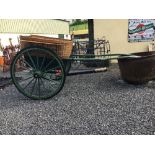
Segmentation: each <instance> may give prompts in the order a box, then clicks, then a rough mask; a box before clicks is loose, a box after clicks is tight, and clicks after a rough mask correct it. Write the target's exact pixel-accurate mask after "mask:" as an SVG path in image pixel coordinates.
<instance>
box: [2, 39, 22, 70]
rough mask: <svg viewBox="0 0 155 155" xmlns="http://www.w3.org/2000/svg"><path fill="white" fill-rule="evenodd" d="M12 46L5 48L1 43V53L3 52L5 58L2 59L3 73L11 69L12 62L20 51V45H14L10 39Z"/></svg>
mask: <svg viewBox="0 0 155 155" xmlns="http://www.w3.org/2000/svg"><path fill="white" fill-rule="evenodd" d="M9 43H10V45H8V46H5V47H3V45H2V44H1V42H0V51H2V52H3V56H1V57H0V66H1V68H0V69H1V71H3V72H7V71H9V69H10V65H11V62H12V60H13V57H14V56H15V55H16V53H17V52H18V51H19V50H20V46H19V45H13V44H12V39H11V38H9Z"/></svg>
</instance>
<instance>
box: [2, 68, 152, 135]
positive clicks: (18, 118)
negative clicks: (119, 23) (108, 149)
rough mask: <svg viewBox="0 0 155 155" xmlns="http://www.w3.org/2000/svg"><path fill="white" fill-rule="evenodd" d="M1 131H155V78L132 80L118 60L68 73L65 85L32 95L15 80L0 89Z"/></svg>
mask: <svg viewBox="0 0 155 155" xmlns="http://www.w3.org/2000/svg"><path fill="white" fill-rule="evenodd" d="M0 134H5V135H6V134H11V135H13V134H15V135H20V134H24V135H32V134H35V135H36V134H37V135H55V134H57V135H64V134H65V135H68V134H69V135H79V134H80V135H81V134H82V135H90V134H91V135H92V134H95V135H96V134H97V135H99V134H102V135H105V134H106V135H124V134H129V135H131V134H132V135H141V134H147V135H148V134H149V135H152V134H155V82H149V83H148V84H145V85H139V86H134V85H129V84H126V83H124V82H123V81H122V80H121V79H120V75H119V70H118V67H117V66H113V67H110V69H109V71H107V72H104V73H96V74H86V75H76V76H70V77H67V79H66V83H65V86H64V88H63V90H62V91H61V92H60V93H59V94H58V95H57V96H55V97H54V98H52V99H50V100H46V101H33V100H30V99H28V98H26V97H24V96H23V95H21V94H20V93H19V92H18V91H17V90H16V88H15V87H14V86H13V85H10V86H9V87H6V88H5V89H4V90H0Z"/></svg>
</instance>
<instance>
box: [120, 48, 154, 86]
mask: <svg viewBox="0 0 155 155" xmlns="http://www.w3.org/2000/svg"><path fill="white" fill-rule="evenodd" d="M133 54H134V55H136V56H141V57H137V58H131V57H130V58H121V57H120V58H118V64H119V68H120V73H121V76H122V79H123V80H124V81H126V82H128V83H131V84H143V83H146V82H148V81H150V80H154V79H155V51H153V52H140V53H133Z"/></svg>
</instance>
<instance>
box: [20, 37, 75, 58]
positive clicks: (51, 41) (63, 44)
mask: <svg viewBox="0 0 155 155" xmlns="http://www.w3.org/2000/svg"><path fill="white" fill-rule="evenodd" d="M20 44H21V49H22V48H25V47H28V46H35V45H39V46H43V47H47V48H50V49H54V50H55V52H56V53H57V54H58V56H59V57H60V58H61V59H67V58H69V57H70V55H71V52H72V44H73V42H72V41H71V40H66V39H59V38H50V37H44V36H37V35H31V36H20Z"/></svg>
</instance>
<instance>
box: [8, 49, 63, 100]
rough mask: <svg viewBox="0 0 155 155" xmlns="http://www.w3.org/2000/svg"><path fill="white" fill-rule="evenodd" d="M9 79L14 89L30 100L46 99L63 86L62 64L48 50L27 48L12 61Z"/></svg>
mask: <svg viewBox="0 0 155 155" xmlns="http://www.w3.org/2000/svg"><path fill="white" fill-rule="evenodd" d="M10 71H11V78H12V81H13V83H14V84H15V86H16V88H17V89H18V90H19V92H21V93H22V94H23V95H25V96H27V97H29V98H31V99H36V100H40V99H48V98H51V97H53V96H55V95H56V94H57V93H59V92H60V90H61V89H62V88H63V86H64V82H65V77H66V76H65V69H64V66H63V62H62V60H61V59H59V58H58V56H57V55H56V54H55V53H54V52H53V51H52V50H51V49H48V48H44V47H28V48H25V49H22V50H21V51H20V52H19V53H18V54H17V55H16V56H15V57H14V59H13V62H12V65H11V69H10Z"/></svg>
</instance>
